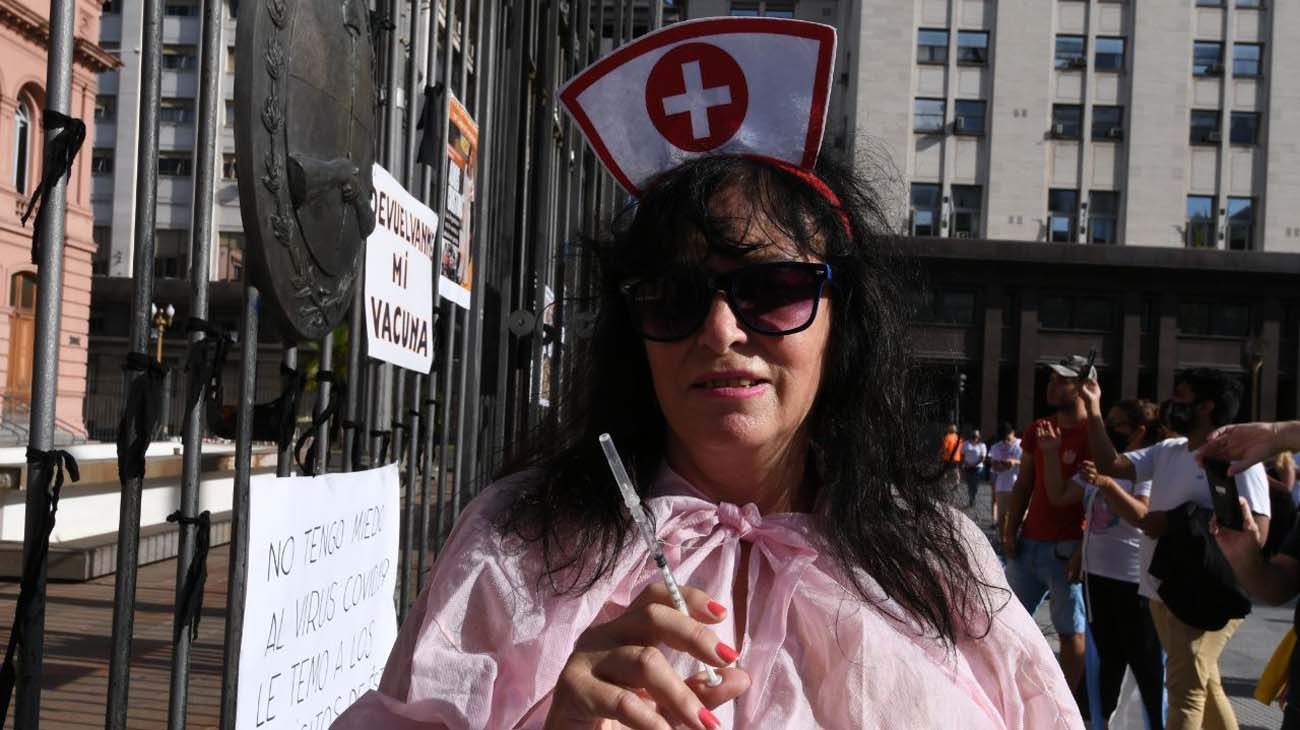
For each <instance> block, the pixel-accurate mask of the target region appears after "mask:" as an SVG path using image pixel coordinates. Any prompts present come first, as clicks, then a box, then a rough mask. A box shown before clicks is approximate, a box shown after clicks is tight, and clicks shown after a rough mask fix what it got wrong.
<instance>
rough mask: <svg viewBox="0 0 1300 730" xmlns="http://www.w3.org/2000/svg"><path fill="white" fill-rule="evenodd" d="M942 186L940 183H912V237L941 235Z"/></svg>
mask: <svg viewBox="0 0 1300 730" xmlns="http://www.w3.org/2000/svg"><path fill="white" fill-rule="evenodd" d="M940 191H941V186H940V185H939V184H938V183H912V235H913V236H937V235H939V213H940V197H941V194H940Z"/></svg>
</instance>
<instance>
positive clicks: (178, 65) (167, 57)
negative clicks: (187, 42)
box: [162, 46, 199, 71]
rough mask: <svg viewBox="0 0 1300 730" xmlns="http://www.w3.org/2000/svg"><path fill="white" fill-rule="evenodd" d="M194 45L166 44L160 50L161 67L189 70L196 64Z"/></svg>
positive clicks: (171, 69)
mask: <svg viewBox="0 0 1300 730" xmlns="http://www.w3.org/2000/svg"><path fill="white" fill-rule="evenodd" d="M198 60H199V57H198V56H197V55H196V51H195V49H194V46H167V47H166V48H164V49H163V52H162V67H163V68H165V69H167V70H168V71H189V70H192V69H194V68H195V67H197V66H198Z"/></svg>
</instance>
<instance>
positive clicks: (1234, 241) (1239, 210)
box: [1227, 198, 1255, 251]
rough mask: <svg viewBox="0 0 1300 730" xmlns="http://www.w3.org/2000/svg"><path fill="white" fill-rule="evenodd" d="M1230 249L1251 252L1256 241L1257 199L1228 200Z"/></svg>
mask: <svg viewBox="0 0 1300 730" xmlns="http://www.w3.org/2000/svg"><path fill="white" fill-rule="evenodd" d="M1227 239H1228V249H1229V250H1231V251H1249V250H1251V248H1253V246H1252V244H1253V242H1254V241H1255V199H1254V198H1228V230H1227Z"/></svg>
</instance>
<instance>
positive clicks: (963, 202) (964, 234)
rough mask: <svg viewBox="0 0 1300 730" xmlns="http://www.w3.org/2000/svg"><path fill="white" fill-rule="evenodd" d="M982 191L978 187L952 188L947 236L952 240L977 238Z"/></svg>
mask: <svg viewBox="0 0 1300 730" xmlns="http://www.w3.org/2000/svg"><path fill="white" fill-rule="evenodd" d="M983 200H984V189H983V188H981V187H980V186H978V185H953V186H952V223H951V224H950V225H949V234H950V235H952V236H953V237H954V238H979V235H980V208H981V207H982V203H983Z"/></svg>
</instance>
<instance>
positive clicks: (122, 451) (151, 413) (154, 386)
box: [117, 352, 167, 485]
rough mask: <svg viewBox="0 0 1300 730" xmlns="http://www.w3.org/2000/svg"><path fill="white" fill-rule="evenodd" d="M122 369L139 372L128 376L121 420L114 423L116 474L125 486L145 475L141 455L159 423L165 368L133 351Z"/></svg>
mask: <svg viewBox="0 0 1300 730" xmlns="http://www.w3.org/2000/svg"><path fill="white" fill-rule="evenodd" d="M122 369H123V370H128V371H133V372H137V373H139V375H137V376H136V377H134V378H132V379H131V385H130V387H129V389H128V390H127V395H126V406H125V407H124V408H123V409H122V420H120V421H118V424H117V474H118V478H119V479H120V480H121V481H122V484H123V485H125V484H126V483H127V482H128V481H129V480H131V479H143V478H144V465H145V460H144V455H145V452H146V451H148V450H149V442H150V441H152V440H153V432H154V429H155V428H156V427H157V425H158V412H159V410H160V409H161V404H162V386H163V380H164V379H165V378H166V377H167V368H166V367H164V366H163V365H162V364H160V363H159V362H157V361H156V360H154V359H153V358H151V357H149V356H148V355H146V354H144V353H142V352H132V353H129V354H128V355H127V356H126V363H125V364H124V365H122Z"/></svg>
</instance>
